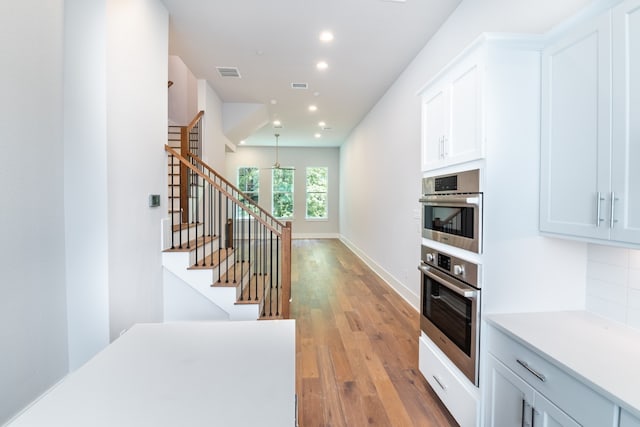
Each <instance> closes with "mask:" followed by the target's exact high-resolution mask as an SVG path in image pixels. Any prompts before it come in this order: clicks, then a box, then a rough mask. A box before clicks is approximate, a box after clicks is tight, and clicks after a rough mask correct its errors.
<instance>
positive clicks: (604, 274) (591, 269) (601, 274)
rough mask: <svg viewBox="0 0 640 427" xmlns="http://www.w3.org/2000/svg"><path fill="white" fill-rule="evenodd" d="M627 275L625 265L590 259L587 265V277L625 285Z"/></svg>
mask: <svg viewBox="0 0 640 427" xmlns="http://www.w3.org/2000/svg"><path fill="white" fill-rule="evenodd" d="M628 275H629V269H628V268H627V267H621V266H619V265H613V264H606V263H602V262H595V261H591V262H589V264H588V265H587V279H595V280H600V281H603V282H608V283H614V284H617V285H622V286H626V285H627V279H628Z"/></svg>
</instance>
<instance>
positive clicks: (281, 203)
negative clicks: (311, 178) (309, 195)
mask: <svg viewBox="0 0 640 427" xmlns="http://www.w3.org/2000/svg"><path fill="white" fill-rule="evenodd" d="M271 176H272V194H273V207H272V213H273V216H275V217H276V218H292V217H293V177H294V170H293V169H273V171H272V174H271Z"/></svg>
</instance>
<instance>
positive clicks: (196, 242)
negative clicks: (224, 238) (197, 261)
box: [164, 236, 218, 252]
mask: <svg viewBox="0 0 640 427" xmlns="http://www.w3.org/2000/svg"><path fill="white" fill-rule="evenodd" d="M217 239H218V236H205V237H202V236H200V237H198V238H197V239H192V240H191V241H189V242H188V243H187V242H183V243H182V247H181V248H179V247H177V246H176V247H175V248H169V249H165V250H164V252H189V251H192V250H194V249H195V248H197V247H201V246H202V245H206V244H207V243H210V242H211V241H212V240H217Z"/></svg>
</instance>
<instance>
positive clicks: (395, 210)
mask: <svg viewBox="0 0 640 427" xmlns="http://www.w3.org/2000/svg"><path fill="white" fill-rule="evenodd" d="M588 3H590V1H589V0H570V1H569V0H568V1H563V2H557V1H554V0H544V1H539V2H530V1H527V0H483V1H472V0H464V1H463V2H462V3H461V4H460V5H459V6H458V8H457V9H456V10H455V11H454V12H453V14H452V15H451V16H450V18H449V19H448V20H447V21H446V22H445V23H444V24H443V25H442V27H441V28H440V30H439V31H438V32H437V33H436V34H435V35H434V36H433V38H432V39H431V40H430V41H429V42H428V43H427V44H426V46H425V47H424V48H423V50H422V51H421V52H420V53H419V54H418V55H417V57H416V58H415V59H414V60H413V62H412V63H411V64H410V65H409V66H408V67H407V69H406V70H405V71H404V73H403V74H402V75H401V76H400V77H399V78H398V80H397V81H396V82H395V83H394V84H393V85H392V86H391V87H390V88H389V90H388V91H387V93H386V94H385V95H384V96H383V97H382V98H381V99H380V100H379V101H378V103H377V105H376V106H375V107H374V108H373V109H372V110H371V112H370V113H369V114H368V115H367V116H366V117H365V118H364V119H363V120H362V122H361V123H360V124H359V125H358V126H357V127H356V129H355V130H354V131H353V132H352V134H351V135H350V136H349V138H348V140H347V141H346V142H345V144H344V145H343V147H342V150H341V155H340V167H341V174H340V176H341V182H340V188H341V199H340V233H341V235H342V236H343V238H344V240H345V241H346V242H347V243H348V244H350V246H351V247H352V248H354V249H355V250H356V252H358V253H360V254H361V255H364V257H365V259H366V260H367V261H368V262H369V263H370V265H372V266H373V267H374V269H376V271H378V272H379V273H380V274H382V275H383V276H385V277H386V278H387V280H388V281H390V282H391V283H392V285H393V286H394V287H396V289H397V290H398V291H399V292H400V293H401V294H402V295H403V296H405V298H407V299H408V300H409V301H410V302H412V303H414V304H415V301H417V298H418V295H419V294H420V280H419V275H418V272H417V270H416V266H417V265H418V260H419V257H420V253H419V250H420V243H419V237H418V236H419V221H418V219H417V215H418V213H417V211H416V210H417V209H418V207H419V206H418V203H417V200H418V197H419V194H420V177H421V174H420V103H419V100H418V97H417V95H416V93H417V91H418V89H420V88H421V87H422V86H423V85H424V84H425V83H426V82H427V81H428V80H430V79H431V78H432V77H433V76H434V75H435V74H436V73H437V72H438V71H439V70H440V69H441V68H442V67H443V66H444V65H446V64H447V63H448V62H449V61H450V60H451V59H452V58H453V57H454V56H455V55H456V54H457V53H459V52H460V51H461V50H462V49H463V48H464V47H465V46H466V45H468V44H469V43H470V42H471V41H473V40H474V39H475V38H476V37H477V36H478V35H479V34H481V33H482V32H487V31H491V32H531V33H542V32H546V31H547V30H549V29H550V28H551V27H552V26H553V25H555V24H557V23H558V22H560V21H561V20H562V19H564V18H566V17H568V16H570V15H572V14H573V13H574V12H575V11H577V10H578V9H579V8H580V7H582V6H585V5H587V4H588Z"/></svg>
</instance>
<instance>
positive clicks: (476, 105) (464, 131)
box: [444, 50, 483, 164]
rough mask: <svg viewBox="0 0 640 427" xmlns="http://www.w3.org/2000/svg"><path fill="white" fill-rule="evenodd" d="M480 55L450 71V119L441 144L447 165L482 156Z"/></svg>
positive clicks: (481, 68)
mask: <svg viewBox="0 0 640 427" xmlns="http://www.w3.org/2000/svg"><path fill="white" fill-rule="evenodd" d="M480 52H482V50H481V51H480ZM480 52H476V53H475V54H473V55H471V56H470V57H469V58H467V59H466V60H464V61H463V62H461V63H460V64H459V65H458V67H456V68H455V69H454V70H453V71H452V76H451V77H452V79H451V85H450V90H451V96H450V99H451V120H450V126H449V133H448V135H447V136H446V141H445V144H444V149H445V152H444V157H445V159H446V162H447V163H449V164H452V163H462V162H466V161H469V160H475V159H479V158H481V157H482V138H483V134H482V71H483V66H482V63H481V61H480V60H479V56H480Z"/></svg>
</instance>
